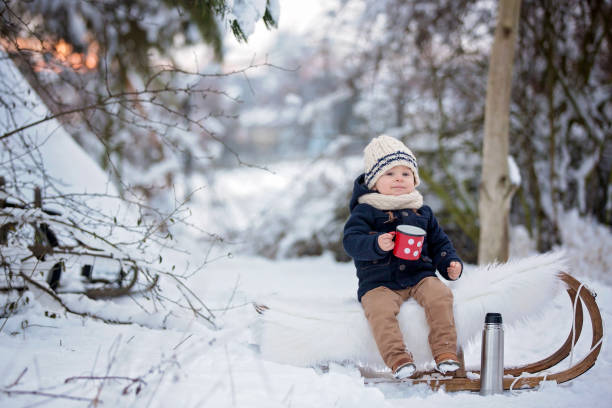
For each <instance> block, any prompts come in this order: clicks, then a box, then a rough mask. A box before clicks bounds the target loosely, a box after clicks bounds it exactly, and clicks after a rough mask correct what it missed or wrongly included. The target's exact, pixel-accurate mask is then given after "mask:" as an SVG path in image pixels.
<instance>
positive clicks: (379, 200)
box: [358, 190, 423, 210]
mask: <svg viewBox="0 0 612 408" xmlns="http://www.w3.org/2000/svg"><path fill="white" fill-rule="evenodd" d="M358 202H359V204H369V205H371V206H372V207H374V208H377V209H379V210H401V209H402V208H411V209H412V208H414V209H419V208H421V207H422V206H423V196H422V195H421V193H419V192H418V191H417V190H414V191H413V192H412V193H410V194H402V195H398V196H393V195H386V194H380V193H369V194H364V195H362V196H361V197H359V200H358Z"/></svg>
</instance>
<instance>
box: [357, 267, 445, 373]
mask: <svg viewBox="0 0 612 408" xmlns="http://www.w3.org/2000/svg"><path fill="white" fill-rule="evenodd" d="M411 297H412V298H414V299H415V300H416V301H417V302H418V303H419V304H420V305H421V306H422V307H423V308H424V309H425V317H426V319H427V323H428V324H429V337H428V339H429V346H430V347H431V352H432V354H433V356H434V358H435V357H437V356H439V355H440V354H442V353H452V354H455V353H456V352H457V332H456V330H455V319H454V317H453V293H452V292H451V291H450V289H449V288H448V287H447V286H446V285H444V283H442V282H441V281H440V279H438V278H437V277H432V276H429V277H427V278H424V279H421V281H420V282H419V283H417V284H416V285H415V286H412V287H410V288H406V289H402V290H391V289H389V288H386V287H384V286H380V287H378V288H375V289H372V290H370V291H368V292H366V294H365V295H363V297H362V298H361V305H362V307H363V310H364V311H365V315H366V318H367V319H368V322H369V323H370V328H371V329H372V334H373V335H374V340H376V345H377V346H378V351H379V352H380V355H381V356H382V358H383V361H384V362H385V364H386V365H387V366H388V367H390V368H391V369H392V370H394V369H395V368H396V365H397V363H398V362H400V360H401V361H405V359H406V358H409V359H410V360H411V361H412V355H411V354H410V352H409V350H406V346H405V345H404V340H403V336H402V332H401V331H400V328H399V323H398V321H397V315H398V313H399V310H400V306H401V305H402V303H403V302H405V301H406V300H408V299H410V298H411Z"/></svg>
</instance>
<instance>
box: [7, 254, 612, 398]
mask: <svg viewBox="0 0 612 408" xmlns="http://www.w3.org/2000/svg"><path fill="white" fill-rule="evenodd" d="M190 283H191V284H190V288H191V289H192V290H193V291H194V292H195V293H197V294H198V296H199V298H200V299H201V300H202V301H203V302H204V303H205V304H206V305H207V306H208V307H209V308H210V309H211V310H212V312H213V313H214V315H215V317H216V319H215V323H216V325H217V328H212V327H210V326H208V325H207V324H205V323H204V322H203V321H202V320H201V319H196V318H194V316H193V314H189V313H185V312H184V311H180V310H178V309H176V308H175V309H173V308H172V307H169V309H165V310H161V309H160V310H158V311H157V312H154V311H152V312H151V313H152V314H151V315H150V316H149V317H148V318H143V317H142V311H141V310H140V308H139V306H138V305H137V304H136V303H135V302H133V301H132V300H130V299H122V300H115V301H98V302H91V301H90V302H89V303H86V304H85V306H82V307H86V308H87V309H88V310H95V309H98V308H106V309H109V310H113V309H114V306H116V305H121V308H120V309H119V308H117V309H115V312H114V313H116V314H117V317H122V318H124V319H125V318H126V317H127V316H130V315H134V316H141V317H140V318H137V320H139V321H140V322H141V324H133V325H108V324H104V323H101V322H98V321H95V320H92V319H88V318H81V317H75V316H71V315H66V314H65V313H63V312H62V311H61V310H60V309H59V308H58V307H57V305H56V304H54V303H52V302H49V301H48V299H45V298H44V297H39V298H38V299H35V298H34V296H35V294H32V295H31V297H32V298H31V300H30V303H29V305H28V306H27V307H26V308H25V309H24V310H23V311H22V312H20V313H19V314H17V315H15V316H13V317H11V318H10V319H8V321H7V323H6V325H5V326H4V328H3V329H2V332H0V350H1V354H0V355H1V356H2V358H1V360H0V378H2V380H1V381H2V383H1V384H0V387H1V388H0V389H1V390H2V394H0V406H6V407H8V406H11V407H16V406H30V405H32V404H37V403H42V402H45V404H44V406H58V407H59V406H61V407H65V406H85V405H87V404H88V402H87V400H90V399H93V398H99V399H100V400H101V401H103V405H104V406H117V407H128V406H143V407H144V406H151V407H156V406H159V407H165V406H181V407H202V406H210V407H233V406H240V407H276V406H278V407H288V406H291V407H330V406H338V407H372V406H411V405H412V404H415V403H418V404H419V406H425V407H426V406H432V407H433V406H439V404H452V405H453V406H471V407H473V406H482V407H485V406H486V407H488V406H492V405H495V406H523V407H542V406H559V407H575V406H578V405H584V406H589V407H604V406H609V401H610V400H611V397H612V391H611V390H610V387H609V384H610V381H612V353H611V352H610V349H609V348H608V347H607V343H606V342H605V339H604V344H603V348H602V352H601V354H600V357H599V359H598V361H597V364H596V365H595V366H594V367H593V368H592V369H591V370H590V371H588V372H587V373H586V374H584V375H583V376H581V377H579V378H577V379H575V380H573V381H571V382H570V383H567V384H563V385H556V384H553V383H546V384H545V385H544V386H543V387H541V388H540V389H538V390H535V391H516V392H506V393H505V394H503V395H499V396H493V397H481V396H479V395H478V394H475V393H470V392H460V393H446V392H444V391H438V392H433V391H430V390H429V389H428V388H426V387H424V386H418V387H413V386H407V385H386V386H368V385H364V382H363V379H362V378H361V376H360V374H359V371H358V370H357V369H356V368H354V367H346V366H340V365H333V364H332V365H331V367H330V370H329V372H326V373H322V372H321V371H319V370H317V369H315V368H303V367H295V366H290V365H283V364H277V363H273V362H270V361H266V360H263V359H262V358H261V357H260V355H259V354H258V349H257V345H256V344H255V343H254V341H255V339H254V336H253V327H254V325H255V324H256V322H257V319H258V316H259V315H258V314H257V313H256V311H255V309H254V307H253V302H263V303H265V301H266V299H269V298H271V297H275V296H283V297H286V296H292V297H294V298H295V301H296V302H299V301H300V300H301V299H310V300H312V299H316V297H320V298H321V299H326V300H329V299H333V298H342V299H345V298H346V297H347V296H351V295H352V294H354V291H355V289H356V279H355V277H354V273H353V268H352V266H351V265H350V264H339V263H336V262H334V261H333V260H332V259H331V257H329V256H322V257H317V258H307V259H299V260H284V261H270V260H265V259H261V258H233V259H227V258H226V259H223V260H218V261H216V262H213V263H211V264H209V265H208V266H207V267H206V268H205V269H204V270H203V271H202V272H201V273H199V274H198V275H196V276H194V277H193V278H192V279H191V280H190ZM588 285H589V287H590V288H591V289H593V290H594V291H595V292H596V293H597V295H598V296H597V301H598V304H599V306H600V308H601V310H602V316H603V319H604V322H606V321H610V318H612V288H611V287H609V286H607V285H603V284H601V283H599V282H597V281H588ZM162 287H164V288H167V290H168V292H170V291H171V289H172V282H170V281H165V282H164V284H163V286H162ZM29 296H30V295H29ZM141 302H143V304H144V301H142V300H141ZM569 310H570V309H569V301H568V298H567V296H565V295H563V296H559V298H558V299H555V301H554V302H552V303H551V307H550V310H547V311H545V312H544V313H543V314H542V315H541V316H538V317H537V318H536V319H533V321H531V322H529V323H525V324H524V325H521V326H520V327H517V328H506V363H507V364H510V365H512V364H517V363H520V362H533V361H536V360H537V359H539V358H542V357H545V356H546V355H547V354H549V353H552V351H554V350H556V347H558V346H559V345H560V344H561V343H562V342H563V340H564V338H565V336H567V333H568V329H569V323H568V318H569V315H568V313H569ZM52 313H56V314H58V316H57V317H55V318H50V317H47V316H48V315H51V314H52ZM160 315H163V316H166V317H167V316H168V315H174V318H173V319H169V320H168V322H167V326H168V327H170V328H167V329H161V328H160V327H161V324H160V323H159V319H158V317H159V316H160ZM588 334H589V330H588V327H587V328H586V330H585V334H584V335H583V337H585V340H584V341H585V342H586V341H587V340H588ZM338 341H339V342H341V341H342V339H338ZM585 349H588V345H584V344H579V347H578V348H577V350H576V353H577V354H580V353H579V352H581V351H584V350H585ZM466 354H467V355H466V359H467V361H466V363H467V364H468V365H477V364H478V361H479V347H478V345H477V344H475V345H474V346H472V347H468V349H467V353H466ZM575 358H581V357H580V356H579V355H577V356H576V357H575ZM567 364H568V362H562V363H561V364H560V367H561V369H563V368H565V367H567ZM94 377H107V379H106V380H102V379H95V378H94ZM11 391H12V392H15V393H14V394H10V395H7V393H8V392H11ZM24 391H36V392H37V393H38V395H32V394H24V395H19V394H18V393H19V392H24ZM43 393H47V394H49V395H53V396H54V397H51V396H45V395H43ZM60 395H61V396H62V398H59V397H58V396H60ZM68 397H70V398H83V400H73V399H68Z"/></svg>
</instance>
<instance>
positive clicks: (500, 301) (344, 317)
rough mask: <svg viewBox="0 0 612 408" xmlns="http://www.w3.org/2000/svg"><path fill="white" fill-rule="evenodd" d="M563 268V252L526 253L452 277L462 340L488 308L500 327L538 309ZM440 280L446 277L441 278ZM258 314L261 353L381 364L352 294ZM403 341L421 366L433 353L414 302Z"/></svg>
mask: <svg viewBox="0 0 612 408" xmlns="http://www.w3.org/2000/svg"><path fill="white" fill-rule="evenodd" d="M562 271H567V269H566V263H565V260H564V257H563V253H561V252H552V253H548V254H543V255H536V256H531V257H528V258H524V259H519V260H514V261H510V262H508V263H504V264H492V265H487V266H480V267H477V268H475V269H468V270H466V271H464V273H463V276H462V277H461V279H459V280H458V281H455V282H449V287H450V288H451V289H452V291H453V294H454V299H455V305H454V312H455V325H456V327H457V339H458V343H459V345H466V344H467V342H468V341H469V340H470V339H472V338H474V336H476V335H478V334H480V333H481V331H482V328H483V324H484V317H485V315H486V313H487V312H497V313H501V314H502V317H503V321H504V325H511V324H512V323H514V322H517V321H519V320H521V319H524V318H526V317H529V316H530V315H534V314H536V313H538V312H540V311H541V310H542V309H543V308H544V307H546V305H547V304H548V303H549V302H550V301H551V300H552V299H553V298H554V297H555V296H556V295H557V294H558V291H559V290H560V288H562V287H563V284H562V282H561V281H560V280H559V278H558V277H557V274H558V273H559V272H562ZM443 281H444V280H443ZM266 306H267V307H269V309H268V310H266V311H265V312H264V313H263V314H262V315H261V318H260V319H259V321H258V323H257V326H256V329H255V334H256V338H257V342H258V344H259V346H260V350H261V353H262V355H263V357H264V358H266V359H269V360H272V361H276V362H281V363H287V364H294V365H299V366H314V365H318V364H325V363H328V362H346V361H350V362H353V363H355V364H358V365H364V366H371V367H381V366H384V364H383V362H382V359H381V357H380V355H379V353H378V349H377V347H376V343H375V342H374V338H373V337H372V334H371V332H370V328H369V326H368V322H367V320H366V318H365V316H364V313H363V309H362V308H361V305H360V303H359V302H358V301H357V299H356V298H353V299H345V300H342V299H328V300H325V299H323V300H319V299H318V300H317V302H316V304H315V303H314V302H313V301H312V300H308V301H300V300H299V299H295V298H293V299H292V300H274V301H270V302H267V303H266ZM398 320H399V323H400V328H401V330H402V333H403V334H404V342H405V344H406V347H407V349H408V350H410V351H411V352H412V353H413V355H414V358H415V361H416V363H417V365H418V366H419V367H421V368H423V367H425V366H427V365H429V364H431V361H432V360H433V357H432V355H431V350H430V348H429V343H428V342H427V335H428V332H429V329H428V326H427V322H426V320H425V313H424V311H423V308H422V307H420V306H419V305H418V304H417V303H416V301H414V300H412V299H410V300H408V301H407V302H405V303H404V304H403V305H402V307H401V310H400V313H399V315H398Z"/></svg>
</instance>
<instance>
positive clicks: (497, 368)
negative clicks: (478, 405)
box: [480, 313, 504, 395]
mask: <svg viewBox="0 0 612 408" xmlns="http://www.w3.org/2000/svg"><path fill="white" fill-rule="evenodd" d="M503 377H504V328H503V326H502V316H501V314H500V313H487V316H486V317H485V324H484V330H483V331H482V351H481V355H480V395H492V394H501V393H503V392H504V384H503Z"/></svg>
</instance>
